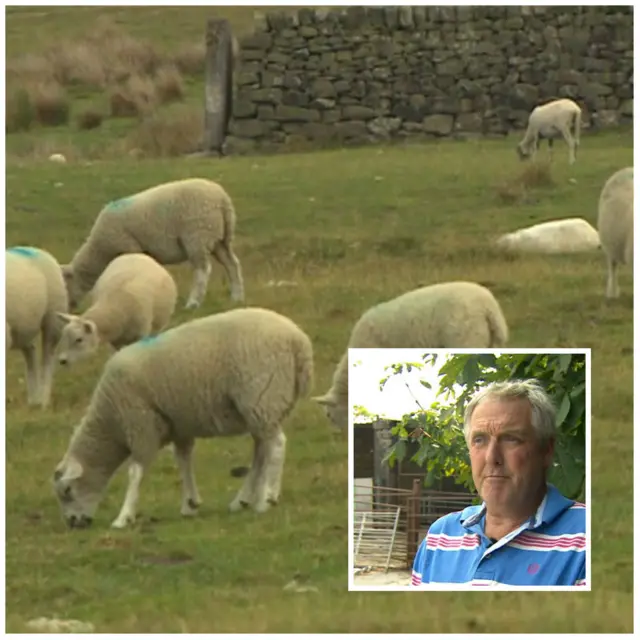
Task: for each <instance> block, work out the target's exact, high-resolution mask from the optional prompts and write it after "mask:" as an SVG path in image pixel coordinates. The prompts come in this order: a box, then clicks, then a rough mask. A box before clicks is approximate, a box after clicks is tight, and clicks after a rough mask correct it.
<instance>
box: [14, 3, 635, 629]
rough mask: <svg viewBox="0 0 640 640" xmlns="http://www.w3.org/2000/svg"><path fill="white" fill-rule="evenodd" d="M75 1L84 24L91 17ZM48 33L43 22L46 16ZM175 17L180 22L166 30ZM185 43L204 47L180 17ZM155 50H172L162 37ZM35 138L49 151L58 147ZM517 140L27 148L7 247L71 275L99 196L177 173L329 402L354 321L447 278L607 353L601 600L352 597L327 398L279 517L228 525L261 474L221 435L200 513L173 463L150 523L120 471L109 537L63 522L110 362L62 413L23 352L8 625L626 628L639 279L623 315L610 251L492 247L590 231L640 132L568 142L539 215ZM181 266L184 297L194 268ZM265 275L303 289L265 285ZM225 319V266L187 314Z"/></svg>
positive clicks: (302, 413) (296, 425)
mask: <svg viewBox="0 0 640 640" xmlns="http://www.w3.org/2000/svg"><path fill="white" fill-rule="evenodd" d="M74 10H75V11H76V13H75V14H73V15H74V16H76V17H78V19H80V17H81V16H83V15H85V14H87V15H88V12H90V11H91V10H90V9H87V8H84V9H74ZM14 11H15V10H14ZM24 11H26V10H22V11H21V12H20V13H22V12H24ZM41 11H43V12H48V14H49V15H50V16H51V15H55V16H57V18H56V20H53V19H52V22H51V24H52V26H51V29H52V33H58V34H63V35H64V34H68V33H70V31H67V30H66V27H65V25H66V23H69V24H71V22H72V21H71V20H70V19H69V15H71V14H69V15H68V16H67V18H61V17H60V15H61V14H58V13H57V11H58V10H57V9H56V10H54V9H53V8H46V9H44V8H43V9H41ZM60 11H61V12H62V11H64V12H71V11H72V9H71V8H64V9H61V10H60ZM120 11H121V19H122V21H123V22H127V21H128V20H131V25H133V24H134V21H133V18H132V16H136V15H141V14H140V12H141V11H142V9H137V10H134V9H133V8H132V9H126V10H125V9H122V8H121V9H120ZM135 11H138V14H136V13H135ZM145 15H147V14H145ZM154 16H155V17H153V16H150V18H149V22H147V23H145V28H146V29H149V30H151V28H152V26H153V24H156V26H157V28H158V30H159V31H160V28H161V26H162V25H161V21H159V20H156V22H155V23H153V20H154V19H156V18H157V16H156V15H155V14H154ZM14 17H15V16H14V15H12V13H10V14H9V16H8V21H7V24H8V27H7V29H8V34H10V36H11V37H9V45H11V43H14V46H16V45H15V43H16V42H17V39H16V37H15V34H16V33H18V27H17V26H16V25H18V24H21V25H22V28H23V31H22V33H23V34H24V37H25V39H27V36H28V34H29V31H28V29H27V27H25V26H24V25H25V24H31V23H29V20H28V19H27V18H25V17H24V16H22V17H21V19H22V20H23V22H22V23H16V22H12V21H13V20H14ZM32 20H33V24H36V25H40V26H41V27H46V25H47V24H48V23H47V22H46V21H44V22H43V20H44V18H42V19H36V18H33V19H32ZM185 20H186V18H185ZM142 22H144V21H140V20H139V21H138V22H136V23H135V24H136V25H138V27H137V28H139V29H142V26H140V25H141V23H142ZM74 25H75V26H73V28H74V29H77V28H79V27H78V26H77V23H76V22H74ZM163 25H164V26H162V28H164V29H165V30H166V29H171V28H174V27H175V25H174V24H171V21H170V20H169V21H165V22H164V23H163ZM127 26H129V24H128V23H127ZM200 27H201V25H200ZM200 27H199V29H200ZM180 28H182V27H181V26H180ZM56 29H57V30H58V31H56ZM69 29H71V26H70V27H69ZM182 33H185V34H187V35H188V33H189V32H188V30H187V28H186V25H185V28H184V32H181V34H182ZM193 33H196V30H195V29H194V31H193ZM198 33H200V31H198ZM11 34H13V35H11ZM156 35H157V39H158V41H161V40H162V38H166V37H167V36H166V32H162V33H160V32H159V33H157V34H156ZM30 135H31V138H32V139H35V138H36V136H39V139H40V140H45V141H46V139H47V137H48V136H50V135H51V133H50V132H49V131H40V132H34V133H32V134H30ZM56 135H64V136H67V137H68V139H69V141H70V143H71V144H73V145H76V146H82V144H83V141H84V140H85V139H86V138H85V136H86V135H89V134H83V133H76V132H74V131H72V130H67V129H60V131H59V132H58V133H57V134H56ZM12 138H13V136H8V142H7V144H8V147H9V152H10V149H11V145H12V144H13V142H12ZM516 141H517V140H516V136H511V137H509V138H507V139H504V140H485V141H474V142H471V141H470V142H453V141H443V142H441V143H432V144H424V145H406V146H400V145H399V146H394V147H377V148H364V149H350V150H335V151H323V152H317V153H313V154H311V153H309V154H287V155H280V156H272V157H253V158H226V159H224V160H222V161H220V160H203V159H164V160H153V159H149V160H144V161H135V160H133V159H130V158H121V159H117V160H113V159H112V160H109V159H102V160H101V159H96V160H94V161H93V162H77V163H76V162H72V163H69V164H67V165H54V164H51V163H48V162H46V161H40V160H38V159H35V158H29V157H23V158H21V159H20V160H19V161H18V160H17V159H15V158H12V156H11V155H10V153H9V155H8V162H7V169H6V189H7V205H6V207H7V208H6V210H7V214H6V216H7V220H6V230H7V231H6V233H7V245H14V244H33V245H39V246H42V247H44V248H47V249H48V250H50V251H51V252H53V253H54V254H55V255H56V257H57V258H58V259H59V260H60V261H61V262H65V261H66V260H68V259H70V258H71V256H72V255H73V253H74V251H75V249H76V248H77V247H78V246H79V244H80V243H81V241H82V240H83V238H84V236H85V234H86V233H87V232H88V230H89V228H90V226H91V224H92V222H93V220H94V218H95V215H96V214H97V212H98V210H99V209H100V207H101V206H102V205H103V204H104V203H105V202H107V201H109V200H112V199H114V198H117V197H122V196H124V195H127V194H130V193H133V192H135V191H137V190H140V189H143V188H146V187H148V186H151V185H153V184H157V183H160V182H163V181H167V180H175V179H180V178H185V177H189V176H203V177H208V178H211V179H213V180H217V181H219V182H221V184H223V185H224V187H225V188H226V189H227V190H228V191H229V193H230V194H231V196H232V198H233V200H234V203H235V205H236V209H237V212H238V237H237V243H236V249H237V253H238V255H239V257H240V259H241V261H242V264H243V268H244V272H245V278H246V289H247V304H249V305H252V306H263V307H268V308H272V309H275V310H276V311H279V312H281V313H283V314H285V315H287V316H289V317H291V318H292V319H293V320H295V321H296V322H298V323H299V324H300V326H301V327H302V328H303V329H304V330H305V331H306V332H307V333H308V334H309V336H310V337H311V338H312V340H313V343H314V347H315V360H316V378H317V381H316V388H315V391H317V392H322V391H324V390H325V389H326V388H327V386H328V384H329V382H330V379H331V375H332V373H333V368H334V366H335V364H336V362H337V361H338V359H339V358H340V356H341V355H342V352H343V349H344V347H345V344H346V341H347V338H348V335H349V331H350V328H351V326H352V324H353V322H354V321H355V320H356V319H357V318H358V317H359V316H360V314H361V313H362V312H363V311H364V310H365V309H366V308H367V307H369V306H370V305H372V304H374V303H376V302H379V301H381V300H385V299H388V298H391V297H394V296H396V295H398V294H399V293H401V292H403V291H406V290H408V289H411V288H414V287H417V286H420V285H425V284H429V283H435V282H440V281H445V280H455V279H467V280H474V281H477V282H482V283H485V284H487V285H488V286H489V287H490V288H491V289H492V291H493V292H494V294H495V295H496V297H497V298H498V300H499V301H500V303H501V305H502V307H503V310H504V313H505V316H506V318H507V320H508V322H509V326H510V329H511V339H510V346H514V347H540V348H541V349H543V348H547V347H558V346H561V347H591V348H592V349H593V356H592V362H593V385H592V386H593V399H592V415H593V425H592V453H593V463H592V487H593V489H592V498H593V512H592V543H593V545H592V546H593V552H592V578H593V588H592V591H591V592H590V593H582V594H570V593H563V594H561V595H560V594H545V593H537V594H530V593H482V594H472V593H466V594H447V593H442V594H440V593H438V594H436V593H433V594H429V595H428V596H427V595H426V594H424V593H416V594H410V593H348V592H347V546H348V539H347V452H346V439H345V438H344V437H342V436H341V435H337V434H335V433H334V432H333V430H332V429H331V427H330V426H329V425H328V423H327V421H326V419H325V418H324V416H323V413H322V411H321V410H320V408H319V407H317V406H316V405H314V404H313V403H312V402H311V401H304V402H302V403H301V404H300V405H299V407H298V409H297V410H296V412H295V413H294V414H293V415H292V416H291V418H290V419H289V420H288V421H287V424H286V427H285V429H286V432H287V434H288V438H289V440H288V451H287V460H286V462H285V471H284V477H283V495H282V502H281V504H280V505H279V506H278V507H277V508H275V509H274V510H272V511H270V512H268V513H266V514H263V515H261V516H258V515H255V514H253V513H241V514H233V515H232V514H228V513H227V511H226V508H227V504H228V503H229V502H230V500H231V499H232V497H233V495H234V493H235V491H237V489H238V487H239V482H240V480H237V479H234V478H232V477H231V476H230V473H229V471H230V469H231V468H232V467H234V466H238V465H242V464H246V463H248V461H249V456H250V441H249V440H248V439H246V438H235V439H233V438H229V439H219V440H209V441H200V442H199V443H198V445H197V447H196V474H197V478H198V483H199V486H200V489H201V493H202V494H203V499H204V501H205V503H204V505H203V507H202V513H201V514H200V516H199V517H198V518H197V519H194V520H183V519H182V518H181V517H180V515H179V506H180V486H179V478H178V473H177V470H176V469H175V467H174V463H173V460H172V456H171V453H170V451H169V450H167V451H165V452H163V454H162V455H161V456H160V457H159V458H158V460H157V461H156V463H155V464H154V466H153V467H152V469H151V472H150V474H149V476H148V477H147V478H146V479H145V482H144V484H143V488H142V494H141V500H140V509H141V512H142V517H141V521H140V523H139V524H138V525H137V526H136V527H135V528H134V529H133V530H131V531H128V532H112V531H110V530H109V528H108V527H109V523H110V522H111V520H113V518H114V517H115V515H116V514H117V511H118V510H119V507H120V504H121V501H122V499H123V496H124V487H125V475H126V474H124V473H120V474H118V476H117V477H116V478H115V479H114V482H113V484H112V486H111V487H110V489H109V491H108V493H107V496H106V498H105V500H104V501H103V503H102V504H101V506H100V508H99V510H98V512H97V514H96V520H95V522H94V526H93V528H92V529H91V530H88V531H68V530H66V528H65V526H64V524H63V522H62V520H61V517H60V514H59V510H58V506H57V504H56V501H55V498H54V496H53V493H52V490H51V487H50V478H51V474H52V473H53V469H54V467H55V465H56V464H57V462H58V461H59V459H60V458H61V457H62V455H63V453H64V451H65V449H66V446H67V442H68V439H69V436H70V431H71V429H72V427H73V426H74V424H76V423H77V421H78V420H79V418H80V416H81V415H82V413H83V411H84V409H85V408H86V406H87V402H88V398H89V394H90V393H91V391H92V389H93V387H94V385H95V382H96V379H97V377H98V376H99V375H100V371H101V368H102V365H103V363H104V360H105V358H106V357H108V350H106V349H105V350H104V351H102V352H101V354H100V355H99V356H96V357H95V358H94V359H92V360H91V361H88V362H85V363H81V364H78V365H77V366H76V367H75V368H73V369H71V370H70V371H59V372H58V373H57V375H56V378H55V381H54V402H53V406H52V407H51V409H49V410H47V411H39V410H34V409H29V408H27V407H26V390H25V386H24V380H23V378H24V370H23V363H22V361H21V358H20V355H19V354H17V353H15V352H11V353H9V354H8V357H7V372H6V380H7V382H6V393H7V417H6V616H7V631H9V632H20V631H24V630H25V623H26V621H27V620H29V619H31V618H37V617H40V616H49V617H60V618H77V619H81V620H85V621H89V622H92V623H93V624H94V625H95V626H96V631H98V632H103V633H125V632H137V633H144V632H180V631H183V632H185V631H186V632H237V633H243V632H244V633H251V632H253V633H259V632H297V633H305V632H361V633H367V632H369V633H372V632H387V633H392V632H404V633H420V632H431V633H445V632H458V633H464V632H490V633H508V632H521V633H526V632H554V633H571V632H580V633H584V632H587V631H588V632H593V633H598V632H611V633H616V632H630V631H631V629H632V604H633V567H632V536H633V526H632V511H631V510H630V508H629V504H630V502H629V501H630V495H631V491H632V486H633V485H632V459H633V452H632V446H631V437H632V424H633V423H632V402H633V387H632V383H633V375H632V373H633V365H632V346H633V333H632V306H633V305H632V300H633V297H632V279H631V272H630V270H629V269H626V270H624V271H623V272H622V274H621V281H620V283H621V288H622V292H623V293H622V296H621V298H620V299H619V300H616V301H613V302H607V301H605V299H604V295H603V294H604V284H605V275H606V274H605V269H604V259H603V257H602V255H601V254H600V253H599V252H594V253H591V254H583V255H575V256H554V257H542V256H527V257H518V258H515V257H506V256H502V255H499V254H497V253H496V252H494V251H491V250H489V249H488V243H489V242H490V240H491V238H493V237H494V236H495V235H496V234H498V233H501V232H505V231H510V230H512V229H515V228H518V227H521V226H525V225H529V224H534V223H536V222H540V221H544V220H548V219H553V218H559V217H570V216H581V217H585V218H586V219H587V220H589V221H590V222H591V223H592V224H595V220H596V215H597V213H596V211H597V199H598V194H599V191H600V189H601V188H602V185H603V184H604V182H605V180H606V179H607V177H608V176H609V175H610V174H611V173H612V172H613V171H615V170H616V169H618V168H620V167H622V166H624V165H628V164H631V163H632V157H633V143H632V136H631V132H630V131H616V132H608V133H603V134H601V135H597V136H592V135H585V136H583V142H582V146H581V151H580V157H579V160H578V162H577V164H576V165H574V166H573V167H569V166H568V165H567V162H566V153H565V149H564V147H563V146H562V145H560V146H559V147H558V151H557V152H556V160H555V162H554V165H553V179H554V182H555V184H554V186H551V187H545V188H540V189H538V190H534V191H532V192H531V193H530V194H529V197H528V198H527V200H526V204H519V205H518V204H514V205H506V204H502V203H501V201H500V199H499V197H498V195H497V188H496V187H497V185H499V184H501V183H503V182H504V181H506V180H509V179H510V178H512V177H514V176H517V174H518V173H519V172H520V171H521V165H519V164H517V160H516V154H515V144H516ZM569 178H574V179H575V181H576V182H575V184H574V183H570V182H569ZM171 271H172V272H173V273H174V275H175V276H176V278H177V280H178V284H179V288H180V292H181V295H182V300H181V301H184V296H185V295H186V293H187V291H188V287H189V284H190V278H191V273H190V270H189V269H188V268H187V267H186V266H180V267H175V268H173V267H172V268H171ZM271 280H275V281H278V280H287V281H295V282H297V283H298V286H296V287H280V288H279V287H270V286H267V283H268V282H269V281H271ZM230 306H231V305H230V302H229V299H228V292H227V289H226V285H225V284H224V282H223V277H222V272H221V268H220V267H219V266H217V265H214V271H213V275H212V279H211V283H210V289H209V295H208V297H207V299H206V304H205V305H204V307H203V308H201V309H200V310H199V311H198V312H191V313H189V312H185V311H180V312H179V313H178V314H177V315H176V317H175V318H174V323H176V324H177V323H179V322H184V321H185V320H188V319H189V318H192V317H194V316H196V315H203V314H208V313H215V312H218V311H222V310H225V309H227V308H230ZM172 558H174V560H172ZM180 558H182V561H180ZM296 573H301V574H304V575H305V576H307V577H308V580H309V582H310V584H312V585H314V586H316V587H317V588H318V592H317V593H301V594H299V593H294V592H289V591H283V587H284V586H285V585H286V584H287V583H288V582H289V581H290V580H291V579H292V578H293V576H294V575H295V574H296Z"/></svg>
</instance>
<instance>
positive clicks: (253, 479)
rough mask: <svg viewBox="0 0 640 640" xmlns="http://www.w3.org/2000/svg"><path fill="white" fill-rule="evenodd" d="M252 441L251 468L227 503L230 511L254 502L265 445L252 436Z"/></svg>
mask: <svg viewBox="0 0 640 640" xmlns="http://www.w3.org/2000/svg"><path fill="white" fill-rule="evenodd" d="M253 442H254V446H253V461H252V463H251V468H250V469H249V473H248V474H247V477H246V478H245V480H244V483H243V485H242V488H241V489H240V491H239V492H238V495H237V496H236V497H235V498H234V499H233V501H232V502H231V504H230V505H229V511H231V512H236V511H240V510H241V509H244V508H246V507H248V506H249V505H250V504H252V503H254V502H255V496H256V486H257V481H258V477H259V473H260V470H261V468H262V467H264V464H265V447H264V442H263V441H262V440H260V439H258V438H254V439H253Z"/></svg>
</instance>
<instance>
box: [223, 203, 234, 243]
mask: <svg viewBox="0 0 640 640" xmlns="http://www.w3.org/2000/svg"><path fill="white" fill-rule="evenodd" d="M222 219H223V222H224V232H223V233H224V235H223V237H222V241H223V242H224V244H226V245H227V246H229V245H231V243H232V242H233V238H234V236H235V232H236V211H235V209H234V207H233V203H232V202H231V200H228V201H227V202H224V203H223V204H222Z"/></svg>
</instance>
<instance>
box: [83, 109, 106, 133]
mask: <svg viewBox="0 0 640 640" xmlns="http://www.w3.org/2000/svg"><path fill="white" fill-rule="evenodd" d="M103 120H104V113H103V112H102V111H100V110H99V109H96V108H95V107H92V108H89V109H85V110H84V111H82V112H81V113H79V114H78V117H77V123H78V129H83V130H89V129H97V128H98V127H99V126H100V125H101V124H102V121H103Z"/></svg>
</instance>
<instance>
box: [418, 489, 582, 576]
mask: <svg viewBox="0 0 640 640" xmlns="http://www.w3.org/2000/svg"><path fill="white" fill-rule="evenodd" d="M485 512H486V506H485V504H484V503H483V504H482V505H477V506H472V507H467V508H466V509H463V510H462V511H457V512H455V513H449V514H447V515H446V516H443V517H442V518H439V519H438V520H436V521H435V522H434V523H433V524H432V525H431V527H430V528H429V531H428V533H427V536H426V538H425V539H424V540H423V541H422V543H421V544H420V547H419V548H418V552H417V553H416V557H415V559H414V561H413V572H412V578H411V584H412V585H413V586H415V587H417V586H420V585H421V584H435V583H438V584H452V583H456V584H467V585H472V586H491V585H496V584H504V585H517V586H584V585H585V584H586V562H585V548H586V508H585V505H584V504H582V503H579V502H575V501H574V500H569V499H568V498H565V497H564V496H563V495H562V494H561V493H560V492H559V491H558V490H557V489H556V488H555V487H554V486H553V485H551V484H547V493H546V495H545V497H544V499H543V500H542V502H541V503H540V506H539V507H538V509H537V511H536V513H535V514H534V515H533V516H531V518H529V519H528V520H527V521H526V522H524V523H523V524H522V525H521V526H520V527H518V528H517V529H516V530H515V531H512V532H511V533H509V534H507V535H506V536H504V537H503V538H501V539H500V540H498V541H497V542H492V541H491V540H490V539H489V538H488V537H487V536H486V535H485V534H484V523H485Z"/></svg>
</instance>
